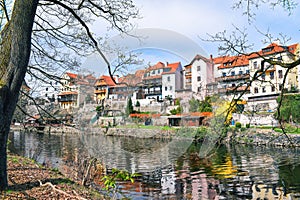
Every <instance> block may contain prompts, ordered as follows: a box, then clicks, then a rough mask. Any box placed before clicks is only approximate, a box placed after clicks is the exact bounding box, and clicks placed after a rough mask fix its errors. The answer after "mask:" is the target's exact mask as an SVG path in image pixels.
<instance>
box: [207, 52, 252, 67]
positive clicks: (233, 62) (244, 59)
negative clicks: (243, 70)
mask: <svg viewBox="0 0 300 200" xmlns="http://www.w3.org/2000/svg"><path fill="white" fill-rule="evenodd" d="M213 62H214V64H221V65H220V66H219V67H218V69H224V68H234V67H240V66H246V65H249V56H246V55H240V56H221V57H217V58H214V59H213Z"/></svg>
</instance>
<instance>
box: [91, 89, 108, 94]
mask: <svg viewBox="0 0 300 200" xmlns="http://www.w3.org/2000/svg"><path fill="white" fill-rule="evenodd" d="M94 93H95V94H98V93H106V90H105V89H103V90H94Z"/></svg>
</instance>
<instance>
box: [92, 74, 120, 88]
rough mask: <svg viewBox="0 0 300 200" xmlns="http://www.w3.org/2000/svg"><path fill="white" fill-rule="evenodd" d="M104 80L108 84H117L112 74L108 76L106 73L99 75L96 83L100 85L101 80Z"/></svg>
mask: <svg viewBox="0 0 300 200" xmlns="http://www.w3.org/2000/svg"><path fill="white" fill-rule="evenodd" d="M101 80H102V81H104V82H105V84H106V85H108V86H115V85H116V84H115V83H114V81H113V80H112V78H111V77H110V76H106V75H102V76H100V77H99V79H98V80H97V81H96V83H95V85H99V84H100V81H101Z"/></svg>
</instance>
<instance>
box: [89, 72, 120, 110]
mask: <svg viewBox="0 0 300 200" xmlns="http://www.w3.org/2000/svg"><path fill="white" fill-rule="evenodd" d="M115 82H118V80H117V77H116V80H115V81H113V80H112V78H111V77H110V76H106V75H102V76H100V77H99V78H98V79H97V80H96V82H95V84H94V94H95V95H94V99H95V101H96V103H97V104H100V103H102V102H103V100H104V99H107V98H108V96H109V94H111V95H112V92H113V90H112V88H114V87H115V86H116V83H115Z"/></svg>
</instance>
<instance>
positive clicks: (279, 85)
mask: <svg viewBox="0 0 300 200" xmlns="http://www.w3.org/2000/svg"><path fill="white" fill-rule="evenodd" d="M297 49H298V44H293V45H290V46H282V45H279V44H277V43H272V44H270V45H268V46H267V47H265V48H263V49H261V50H260V51H259V52H257V53H255V54H252V55H251V56H250V57H249V69H250V77H251V79H252V78H254V76H256V77H257V80H255V81H254V82H253V83H252V85H251V88H250V96H249V97H248V102H249V103H250V104H251V105H252V107H256V105H257V104H264V106H261V107H263V108H261V109H263V110H269V111H273V110H274V109H275V108H276V106H277V103H276V99H277V97H278V96H279V94H280V92H281V91H282V90H285V91H287V92H288V91H292V90H293V89H294V88H296V87H297V86H298V82H297V68H293V69H292V70H290V72H289V73H288V74H287V77H286V81H285V84H283V80H284V76H285V74H286V71H287V69H286V68H283V67H281V66H279V65H270V64H269V63H268V62H264V63H263V66H262V61H263V59H269V60H274V61H282V62H283V63H290V62H293V61H294V60H295V58H296V53H297ZM259 71H262V72H259Z"/></svg>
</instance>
